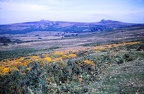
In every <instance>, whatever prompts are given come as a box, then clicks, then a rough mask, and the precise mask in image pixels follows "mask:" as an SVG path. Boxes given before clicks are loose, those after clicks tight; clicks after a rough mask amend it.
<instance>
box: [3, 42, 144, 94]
mask: <svg viewBox="0 0 144 94" xmlns="http://www.w3.org/2000/svg"><path fill="white" fill-rule="evenodd" d="M143 47H144V43H143V42H122V43H117V44H105V45H99V46H95V47H90V48H86V49H77V50H61V51H50V52H49V53H38V54H34V55H28V56H20V57H12V58H10V59H8V58H6V59H2V60H1V61H0V94H143V93H144V69H143V68H144V59H143V58H144V49H143ZM7 55H8V54H7Z"/></svg>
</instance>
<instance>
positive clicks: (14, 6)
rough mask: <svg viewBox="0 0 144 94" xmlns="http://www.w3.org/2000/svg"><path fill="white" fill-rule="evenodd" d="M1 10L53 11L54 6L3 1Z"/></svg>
mask: <svg viewBox="0 0 144 94" xmlns="http://www.w3.org/2000/svg"><path fill="white" fill-rule="evenodd" d="M0 5H1V6H0V10H1V11H51V10H53V9H54V8H53V7H49V6H44V5H37V4H27V3H16V2H14V3H7V2H1V3H0Z"/></svg>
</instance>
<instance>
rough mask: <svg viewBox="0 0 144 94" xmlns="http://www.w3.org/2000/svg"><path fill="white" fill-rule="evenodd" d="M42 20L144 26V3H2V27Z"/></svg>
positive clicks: (12, 0) (46, 0)
mask: <svg viewBox="0 0 144 94" xmlns="http://www.w3.org/2000/svg"><path fill="white" fill-rule="evenodd" d="M42 19H45V20H52V21H73V22H75V21H76V22H98V21H100V20H101V19H106V20H107V19H110V20H118V21H123V22H130V23H144V0H0V24H9V23H19V22H27V21H39V20H42Z"/></svg>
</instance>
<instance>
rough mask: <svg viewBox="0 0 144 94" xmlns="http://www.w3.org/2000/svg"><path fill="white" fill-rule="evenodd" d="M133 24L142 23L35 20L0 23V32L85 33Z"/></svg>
mask: <svg viewBox="0 0 144 94" xmlns="http://www.w3.org/2000/svg"><path fill="white" fill-rule="evenodd" d="M133 25H142V24H132V23H124V22H119V21H112V20H101V21H100V22H91V23H84V22H83V23H82V22H65V21H49V20H41V21H35V22H24V23H16V24H9V25H0V34H26V33H29V32H33V31H59V32H74V33H83V32H96V31H110V30H114V29H118V28H123V27H128V26H133ZM143 26H144V25H143Z"/></svg>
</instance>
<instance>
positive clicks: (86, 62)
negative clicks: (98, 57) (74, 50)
mask: <svg viewBox="0 0 144 94" xmlns="http://www.w3.org/2000/svg"><path fill="white" fill-rule="evenodd" d="M83 63H84V64H87V65H92V66H95V64H94V62H93V61H90V60H84V61H83Z"/></svg>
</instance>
